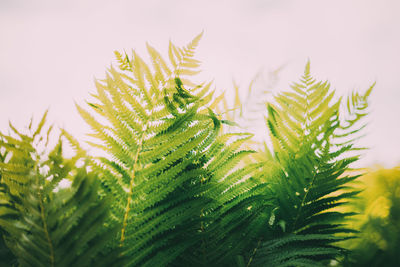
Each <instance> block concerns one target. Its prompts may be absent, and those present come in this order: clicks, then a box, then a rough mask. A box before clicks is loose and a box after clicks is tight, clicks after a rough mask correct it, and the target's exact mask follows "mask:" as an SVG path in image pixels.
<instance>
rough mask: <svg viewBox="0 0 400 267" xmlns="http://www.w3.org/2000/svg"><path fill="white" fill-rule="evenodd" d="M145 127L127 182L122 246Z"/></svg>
mask: <svg viewBox="0 0 400 267" xmlns="http://www.w3.org/2000/svg"><path fill="white" fill-rule="evenodd" d="M146 129H147V125H146V126H145V129H144V130H143V132H142V134H141V136H140V139H139V144H138V148H137V150H136V155H135V161H134V163H133V170H132V177H131V180H130V182H129V192H128V200H127V203H126V207H125V214H124V220H123V223H122V229H121V241H120V246H121V247H122V245H123V243H124V240H125V230H126V227H127V225H128V216H129V211H130V209H131V202H132V191H133V185H134V180H135V174H136V165H137V162H138V159H139V154H140V152H141V150H142V144H143V139H144V132H145V131H146Z"/></svg>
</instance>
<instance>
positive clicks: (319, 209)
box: [254, 62, 372, 266]
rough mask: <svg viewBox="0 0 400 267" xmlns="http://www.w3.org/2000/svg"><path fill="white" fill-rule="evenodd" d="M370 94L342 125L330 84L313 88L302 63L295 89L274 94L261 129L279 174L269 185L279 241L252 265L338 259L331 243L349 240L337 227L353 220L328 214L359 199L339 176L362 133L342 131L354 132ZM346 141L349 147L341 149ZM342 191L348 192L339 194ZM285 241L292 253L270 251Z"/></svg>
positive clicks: (260, 252) (314, 263)
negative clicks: (264, 128) (356, 137)
mask: <svg viewBox="0 0 400 267" xmlns="http://www.w3.org/2000/svg"><path fill="white" fill-rule="evenodd" d="M371 88H372V87H371ZM371 88H370V89H369V90H368V91H367V93H366V94H365V95H362V96H360V95H358V94H353V97H352V99H354V101H353V102H351V103H349V110H351V112H353V114H358V115H355V118H353V120H352V121H350V122H349V120H346V119H343V118H342V117H341V112H340V105H341V101H342V99H341V98H339V99H338V100H334V99H335V98H334V91H332V90H331V89H330V85H329V83H328V82H317V81H315V79H314V78H313V77H312V76H311V75H310V64H309V62H308V63H307V65H306V68H305V71H304V75H303V76H302V77H301V79H300V82H299V83H294V84H293V85H292V91H291V92H285V93H281V94H279V95H278V96H276V97H275V103H274V104H268V105H267V109H268V117H267V118H266V122H267V125H268V128H269V130H270V137H271V141H272V144H273V153H274V154H273V157H270V161H271V162H274V161H275V162H277V163H278V164H276V163H275V166H280V167H276V168H275V169H273V170H274V172H273V173H272V175H271V178H269V180H270V181H271V183H272V184H273V185H274V186H273V190H274V193H275V194H276V196H277V206H278V210H277V212H276V219H275V222H276V223H274V224H273V229H275V230H274V231H275V232H276V233H279V232H280V234H279V235H278V236H280V237H279V238H277V239H276V241H266V242H264V243H262V245H261V247H260V248H259V250H258V252H257V254H256V255H255V258H254V259H255V261H254V263H256V262H259V263H260V264H267V265H271V266H317V264H320V263H321V262H324V261H326V260H330V259H335V258H337V257H338V256H339V255H340V253H342V250H341V249H340V248H339V247H337V246H335V245H332V243H335V242H337V241H340V240H343V239H345V238H349V237H351V236H352V235H351V234H350V233H354V231H353V230H351V229H348V228H347V226H346V225H345V224H343V222H344V221H345V218H346V217H348V216H351V215H353V214H352V213H341V212H338V211H334V209H335V208H336V207H338V206H340V205H343V204H346V203H347V202H348V200H349V199H350V198H354V197H355V196H356V195H357V194H358V193H359V191H355V190H351V189H349V186H348V183H349V182H351V181H353V180H354V179H356V178H357V176H344V175H343V173H344V172H345V171H346V170H347V169H348V167H349V165H350V164H351V163H352V162H354V161H355V160H357V157H350V156H346V153H347V152H348V151H350V150H352V147H353V144H354V139H353V138H352V137H353V136H354V135H355V134H358V133H359V132H360V130H362V128H363V127H362V126H361V127H358V128H356V127H352V129H350V127H343V123H346V124H351V125H352V126H353V125H355V124H356V122H357V121H359V119H361V118H362V117H363V116H364V115H365V114H367V105H368V103H367V97H368V95H369V94H370V92H371ZM339 132H340V133H341V135H338V133H339ZM344 137H345V138H348V139H350V140H347V142H345V143H339V142H338V140H339V139H340V138H344ZM266 164H270V163H269V162H266ZM266 170H269V171H270V170H271V169H270V168H268V169H266ZM344 189H346V190H347V191H341V190H344ZM349 234H350V235H349ZM314 237H318V239H319V240H318V242H317V241H313V242H309V241H308V238H310V239H313V238H314ZM285 240H287V242H288V244H290V246H284V247H282V250H280V249H278V247H277V246H275V245H272V244H273V243H274V242H277V244H279V242H283V241H285ZM295 240H296V241H295ZM271 242H272V243H271ZM285 242H286V241H285ZM292 243H293V245H292ZM275 249H277V250H276V251H275ZM275 253H276V254H275Z"/></svg>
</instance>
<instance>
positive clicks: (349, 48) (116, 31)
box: [0, 0, 400, 167]
mask: <svg viewBox="0 0 400 267" xmlns="http://www.w3.org/2000/svg"><path fill="white" fill-rule="evenodd" d="M399 14H400V1H397V0H375V1H371V0H353V1H352V0H346V1H342V0H335V1H323V0H313V1H308V0H301V1H300V0H299V1H295V0H276V1H272V0H246V1H245V0H243V1H234V0H231V1H218V0H214V1H206V0H202V1H189V0H172V1H167V0H159V1H148V0H147V1H121V0H114V1H100V0H97V1H85V0H80V1H78V0H69V1H57V0H48V1H44V0H36V1H29V0H26V1H22V0H0V131H3V132H7V129H8V120H11V121H12V122H14V124H15V125H17V126H18V127H23V126H25V125H27V124H28V122H29V119H30V117H31V115H32V114H34V115H35V117H36V118H39V117H40V115H41V114H42V113H43V112H44V110H45V109H46V108H48V107H50V117H49V121H55V122H56V124H57V125H59V126H61V127H65V128H66V129H67V130H69V131H70V132H71V133H72V134H74V135H75V136H77V137H78V138H79V139H81V140H83V139H84V138H85V137H84V134H85V133H87V132H88V127H87V126H86V125H85V123H84V122H83V120H82V119H81V118H80V117H79V115H78V113H77V112H76V109H75V107H74V101H76V102H78V103H84V100H85V99H90V97H89V92H93V91H94V83H93V79H94V78H95V77H96V78H103V77H104V73H105V70H106V68H107V67H108V66H110V64H111V63H112V62H113V59H114V56H113V51H114V50H120V51H122V50H123V49H125V50H126V51H130V50H131V48H134V49H135V50H136V51H137V52H138V53H139V54H140V55H144V54H145V43H146V42H149V43H150V44H151V45H152V46H153V47H155V48H156V49H157V50H159V51H161V52H162V53H163V55H165V56H167V55H166V51H167V47H168V42H169V40H172V41H173V42H174V43H175V44H177V45H185V44H186V43H187V42H189V41H190V40H191V39H192V38H193V37H194V36H195V35H197V34H198V33H200V32H201V31H202V30H204V35H203V38H202V41H201V43H200V46H199V48H198V50H197V51H198V53H197V57H196V58H197V59H199V60H201V61H202V62H203V64H202V69H203V72H202V74H201V75H200V78H201V79H202V80H212V79H214V81H215V86H216V87H217V88H219V89H221V90H227V91H228V92H229V90H232V89H233V86H232V79H235V80H236V81H237V83H238V84H239V85H240V86H241V88H242V90H243V92H242V94H243V95H244V94H245V90H246V89H247V85H248V84H249V82H250V80H251V79H252V77H253V76H254V75H255V74H256V73H257V72H259V71H260V70H262V73H263V76H264V77H267V78H268V72H269V71H271V70H274V69H276V68H278V67H280V66H282V65H285V67H284V69H283V70H282V71H281V72H280V73H279V82H278V84H277V85H276V89H274V90H276V92H278V91H279V90H284V89H287V88H288V84H289V83H290V82H292V81H296V80H297V79H298V78H299V76H300V75H301V74H302V72H303V69H304V65H305V63H306V61H307V59H308V58H309V59H310V60H311V71H312V74H313V76H315V77H316V78H317V79H319V80H325V79H328V80H329V81H330V82H331V84H332V86H333V87H334V88H335V89H337V91H338V93H339V94H344V95H347V94H348V93H350V92H351V90H354V89H359V90H366V89H367V88H368V87H369V85H371V84H372V83H373V82H374V81H376V82H377V86H376V88H375V91H374V92H373V95H372V99H371V108H372V114H371V116H370V127H369V128H368V136H367V137H366V138H365V139H364V140H363V142H362V143H363V144H367V145H368V146H369V147H371V150H370V151H369V152H367V154H366V156H364V158H363V159H362V161H361V163H362V164H363V165H370V164H374V163H381V164H383V165H384V166H387V167H391V166H394V165H395V164H398V163H400V134H399V132H400V119H399V117H400V73H399V67H398V66H399V64H400V51H399V49H400V15H399ZM266 83H267V82H265V83H264V85H263V83H261V84H260V83H259V84H258V86H259V87H260V88H261V87H262V86H265V85H266ZM262 89H263V88H261V89H260V90H262ZM254 127H255V128H257V129H255V131H261V130H263V129H264V128H263V127H264V125H263V122H262V121H260V122H259V124H258V125H256V126H254Z"/></svg>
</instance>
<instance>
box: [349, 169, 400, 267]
mask: <svg viewBox="0 0 400 267" xmlns="http://www.w3.org/2000/svg"><path fill="white" fill-rule="evenodd" d="M360 181H361V182H362V183H361V184H359V185H358V186H359V187H360V188H361V189H363V191H362V193H360V196H359V197H360V199H359V200H358V201H355V202H352V203H351V205H350V206H349V207H348V209H352V210H354V211H356V212H357V213H359V215H357V216H356V217H355V218H354V220H352V221H351V222H352V228H354V229H357V230H359V231H360V235H359V238H358V239H356V240H353V241H352V242H347V243H345V247H346V248H348V249H350V250H351V253H350V254H349V255H348V256H347V257H346V258H345V259H344V260H343V262H342V264H343V266H365V265H369V266H398V263H399V260H400V258H399V251H400V168H399V167H396V168H393V169H383V168H380V169H377V170H373V169H372V170H368V173H367V174H366V175H365V176H363V177H362V178H361V180H360Z"/></svg>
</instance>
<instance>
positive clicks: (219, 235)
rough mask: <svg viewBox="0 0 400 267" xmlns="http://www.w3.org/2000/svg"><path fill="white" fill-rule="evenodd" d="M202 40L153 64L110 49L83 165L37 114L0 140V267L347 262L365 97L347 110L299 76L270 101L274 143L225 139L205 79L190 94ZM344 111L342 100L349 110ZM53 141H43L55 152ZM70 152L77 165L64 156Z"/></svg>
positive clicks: (86, 114) (65, 138)
mask: <svg viewBox="0 0 400 267" xmlns="http://www.w3.org/2000/svg"><path fill="white" fill-rule="evenodd" d="M199 39H200V36H198V37H196V38H195V39H194V40H193V41H192V42H191V43H189V44H188V45H187V46H185V47H182V48H179V47H176V46H175V45H173V44H172V43H170V45H169V53H168V54H169V60H168V62H167V61H165V60H164V59H163V58H162V57H161V55H160V54H159V53H158V52H157V51H156V50H155V49H154V48H153V47H151V46H149V45H148V46H147V48H148V52H149V58H150V61H151V65H148V64H146V63H145V61H144V60H142V58H141V57H140V56H139V55H137V54H136V53H135V52H133V54H132V56H128V55H127V54H123V55H122V54H120V53H117V52H116V57H117V60H118V62H119V64H118V65H119V66H118V68H117V69H116V68H114V67H111V68H110V69H109V70H108V71H107V74H106V78H105V79H104V80H99V81H97V82H96V88H97V92H96V93H95V94H93V95H92V96H93V99H92V100H91V101H90V102H88V109H90V111H88V109H85V108H83V107H81V106H77V109H78V111H79V113H80V114H81V116H82V117H83V119H84V120H85V121H86V122H87V123H88V125H90V127H91V129H92V132H91V133H90V138H91V139H90V141H88V143H89V144H90V145H91V146H93V147H94V148H95V149H97V150H101V151H102V153H100V154H103V156H94V155H89V154H88V153H87V152H85V151H84V150H83V149H82V148H81V147H80V145H79V142H78V141H77V140H75V139H74V138H73V137H72V136H71V135H70V134H68V132H66V131H65V130H61V133H60V134H59V135H58V142H57V144H56V145H55V146H54V147H50V145H49V140H50V139H51V138H52V136H54V135H53V134H52V132H53V131H52V127H51V126H50V127H48V126H46V125H47V124H46V122H45V121H46V115H47V113H46V114H45V115H44V116H43V118H42V120H41V121H40V122H39V124H38V125H37V126H36V127H35V126H34V123H32V121H31V123H30V124H29V127H28V131H27V133H22V132H20V131H19V130H18V129H16V128H15V127H14V126H13V125H12V124H11V123H10V130H11V133H10V134H8V135H7V134H1V135H0V175H1V178H0V179H1V180H0V265H1V264H3V265H5V266H43V267H48V266H239V267H244V266H326V265H328V264H330V263H331V262H333V261H338V260H339V259H340V258H342V257H344V255H345V254H346V250H345V249H343V248H342V247H341V246H340V241H343V240H345V239H348V238H352V237H354V234H355V231H354V230H352V229H350V228H348V227H347V226H346V218H347V217H349V216H351V215H352V214H353V213H350V212H347V213H345V212H340V211H339V210H338V209H335V208H336V207H338V206H339V205H343V204H346V203H347V202H348V201H349V199H350V198H352V197H354V196H356V195H357V194H358V191H357V190H356V189H353V188H352V187H351V186H349V182H351V181H353V180H354V179H356V178H357V176H356V175H348V172H346V170H347V169H348V168H349V165H350V164H351V163H352V162H354V161H356V160H357V159H358V155H357V153H358V152H357V151H358V150H359V149H360V148H356V147H354V142H355V140H356V139H357V138H358V137H359V131H360V130H361V129H362V128H363V127H364V126H363V125H361V124H360V121H361V120H360V119H361V118H362V117H363V116H364V115H366V114H367V107H368V104H367V98H368V95H369V94H370V92H371V89H372V87H371V88H370V89H369V90H368V91H367V92H366V93H365V94H363V95H360V94H357V93H353V94H352V95H351V96H350V97H349V98H348V99H347V108H346V105H343V103H344V102H345V101H343V100H342V98H337V97H336V96H335V95H334V90H332V89H330V85H329V83H328V82H317V81H315V80H314V79H313V78H312V76H311V75H310V66H309V63H308V64H307V66H306V68H305V72H304V75H303V76H302V77H301V79H300V81H299V82H298V83H294V84H293V85H292V86H291V88H292V89H291V90H288V91H285V92H282V93H280V94H279V95H277V96H276V97H275V99H274V101H273V102H271V103H266V111H267V112H268V116H266V124H267V126H268V129H269V134H270V138H271V142H272V146H271V147H269V148H268V146H264V147H263V148H260V149H259V150H258V151H255V150H251V149H249V146H248V143H249V140H250V139H251V137H252V135H251V134H250V133H238V132H237V131H236V132H235V133H229V132H227V131H226V130H225V131H223V129H224V128H225V125H228V126H233V125H235V123H234V122H232V121H230V120H226V119H224V118H223V117H222V115H221V114H219V113H218V112H217V111H216V107H217V106H218V105H219V101H220V100H221V97H214V91H212V90H210V87H211V83H204V84H195V83H193V82H192V81H190V80H189V78H190V76H192V75H195V74H196V73H198V68H199V61H197V60H196V59H194V57H193V56H194V50H195V48H196V46H197V45H198V42H199ZM345 104H346V103H345ZM50 143H51V142H50ZM66 145H68V146H71V147H72V148H73V149H74V151H75V154H74V156H73V157H70V158H66V157H64V156H63V150H64V149H65V146H66Z"/></svg>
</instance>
